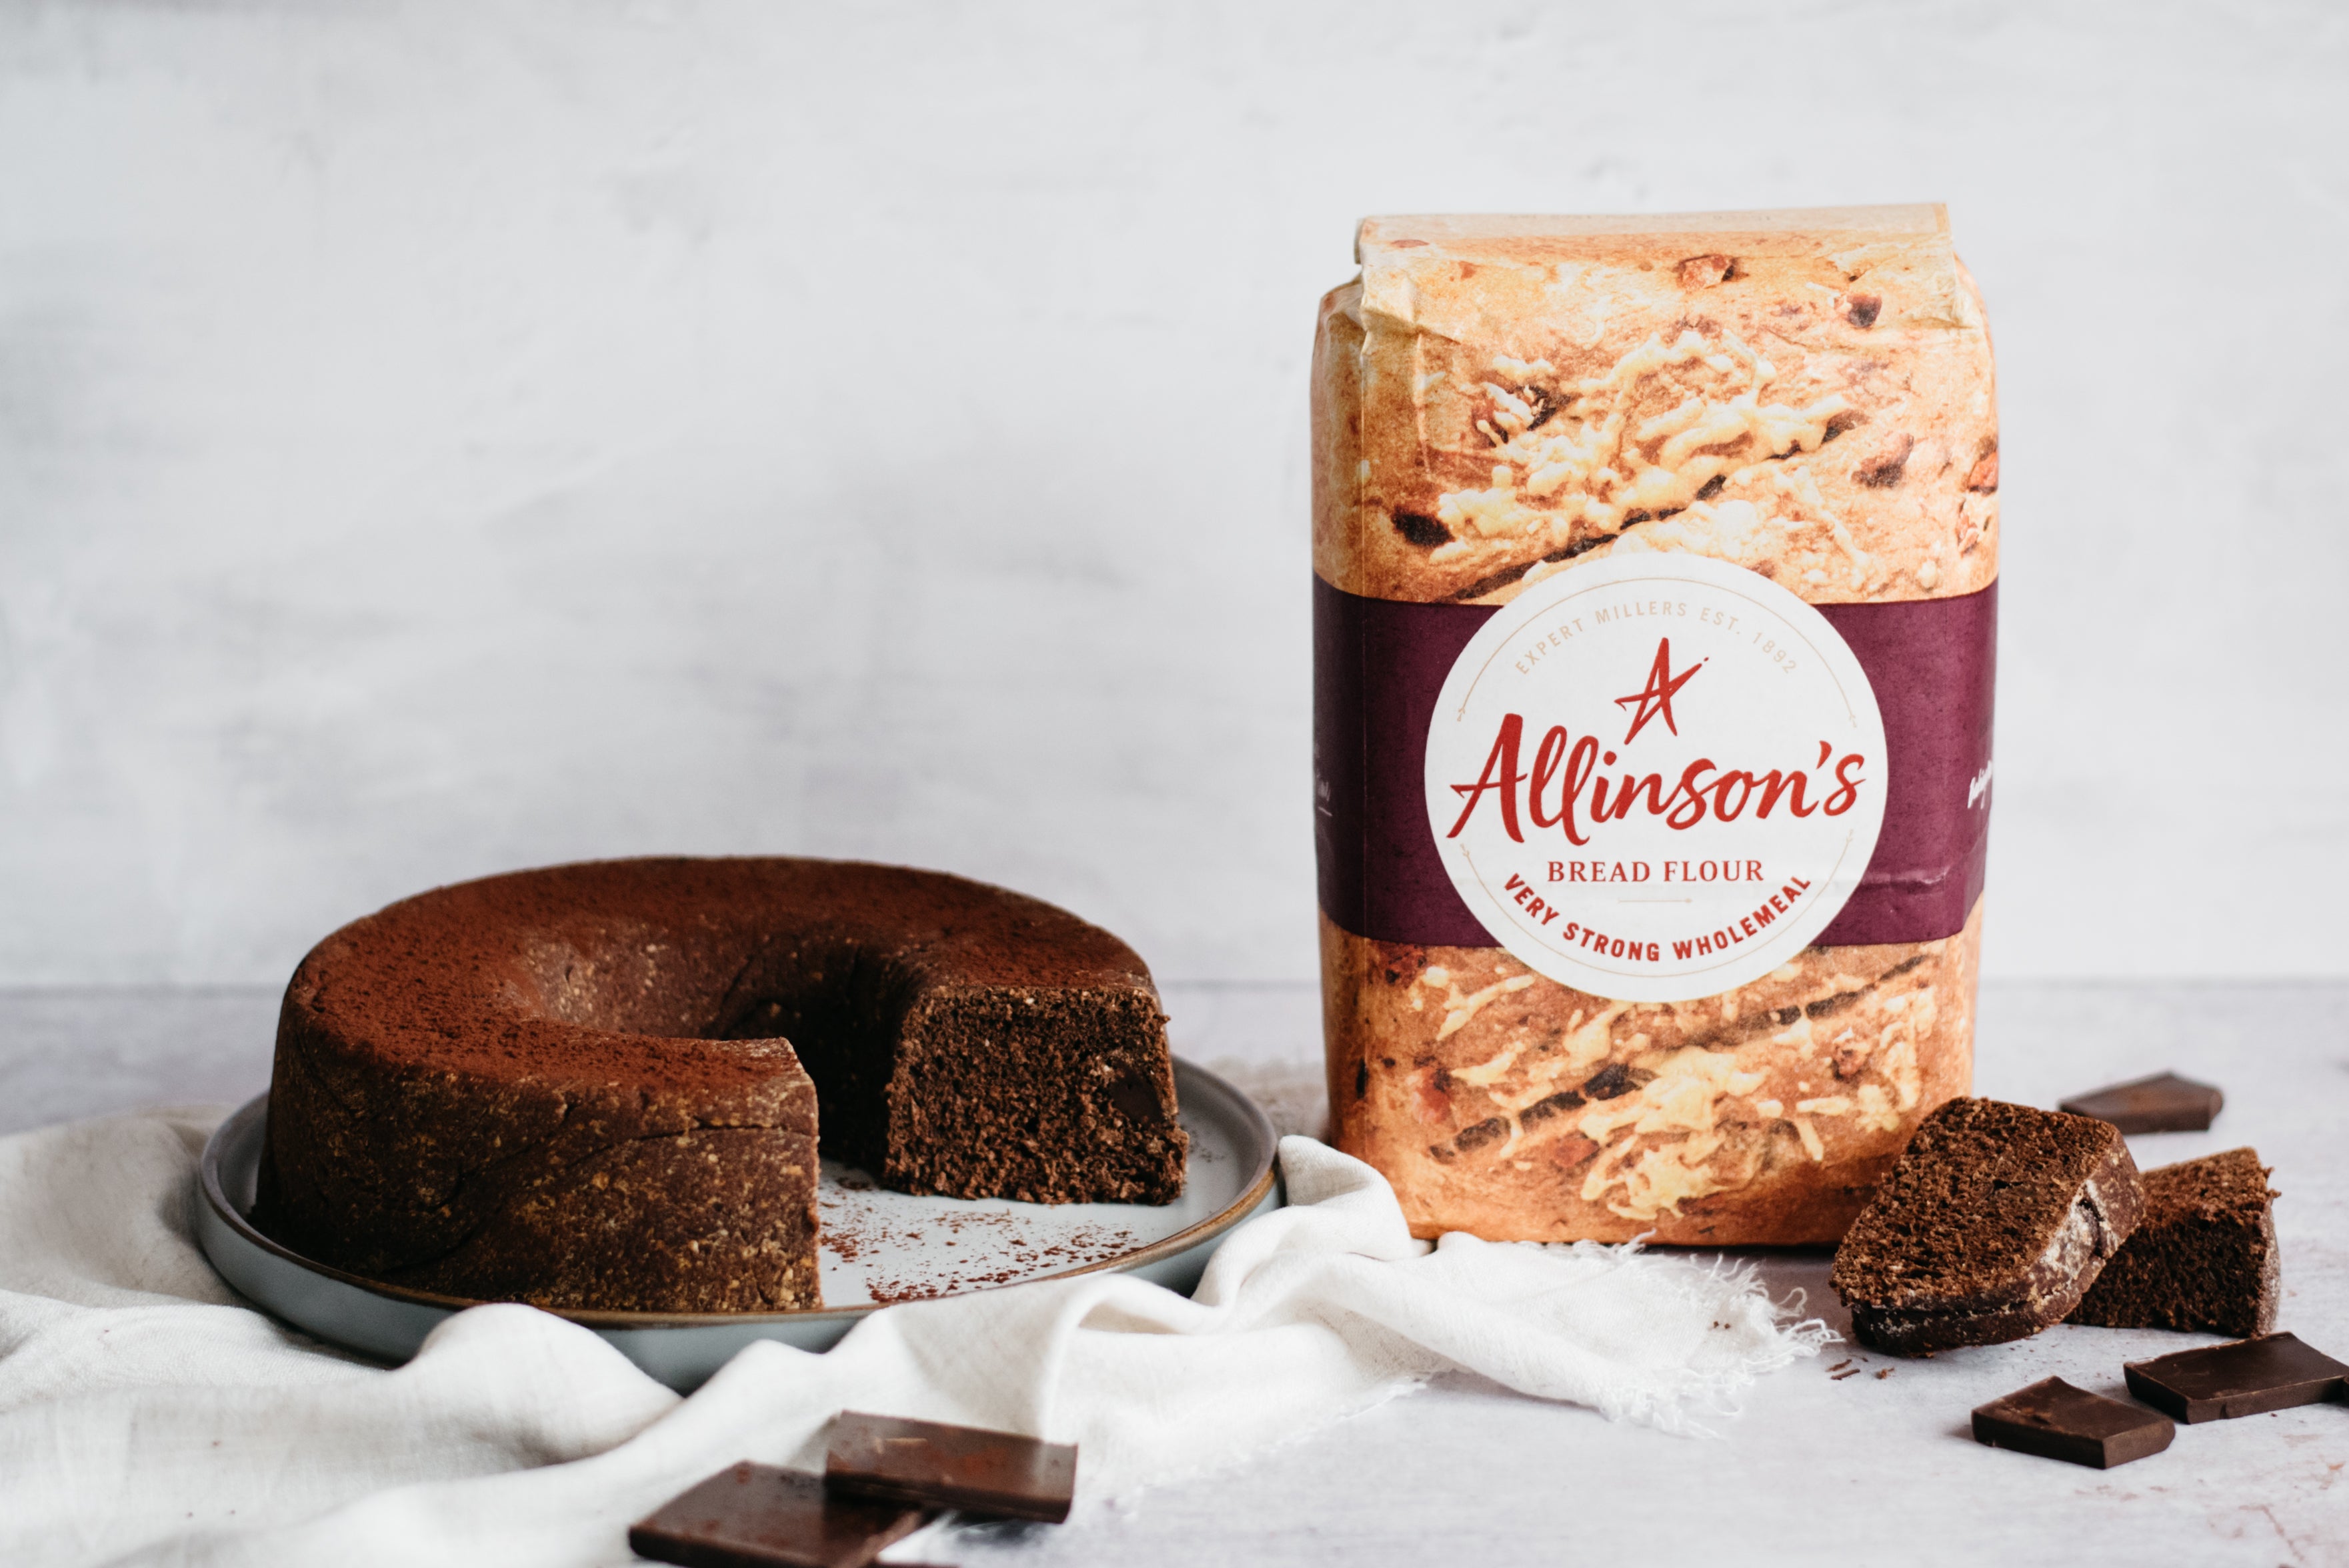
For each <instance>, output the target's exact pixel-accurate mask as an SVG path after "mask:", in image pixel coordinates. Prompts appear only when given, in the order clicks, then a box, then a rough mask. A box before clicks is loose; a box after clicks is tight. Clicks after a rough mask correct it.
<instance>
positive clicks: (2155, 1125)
mask: <svg viewBox="0 0 2349 1568" xmlns="http://www.w3.org/2000/svg"><path fill="white" fill-rule="evenodd" d="M2226 1103H2227V1097H2226V1096H2225V1095H2223V1094H2220V1092H2219V1091H2218V1090H2217V1089H2215V1088H2211V1087H2210V1086H2209V1084H2207V1083H2196V1082H2195V1081H2194V1080H2193V1079H2192V1078H2179V1077H2178V1075H2177V1074H2176V1073H2157V1074H2156V1075H2155V1076H2153V1077H2152V1078H2137V1079H2135V1080H2133V1081H2131V1082H2128V1083H2116V1084H2112V1085H2109V1086H2107V1087H2106V1088H2100V1089H2097V1090H2095V1092H2094V1093H2092V1094H2083V1095H2075V1097H2073V1098H2072V1099H2067V1100H2065V1101H2064V1104H2063V1109H2065V1110H2067V1111H2070V1112H2071V1113H2072V1114H2073V1115H2074V1116H2093V1117H2095V1119H2097V1120H2098V1121H2109V1122H2111V1123H2112V1124H2113V1125H2114V1126H2115V1127H2117V1128H2119V1129H2120V1130H2122V1131H2123V1132H2200V1131H2202V1130H2204V1129H2205V1128H2208V1127H2209V1125H2210V1119H2211V1118H2212V1117H2214V1116H2217V1115H2218V1114H2219V1109H2220V1107H2221V1106H2224V1105H2225V1104H2226Z"/></svg>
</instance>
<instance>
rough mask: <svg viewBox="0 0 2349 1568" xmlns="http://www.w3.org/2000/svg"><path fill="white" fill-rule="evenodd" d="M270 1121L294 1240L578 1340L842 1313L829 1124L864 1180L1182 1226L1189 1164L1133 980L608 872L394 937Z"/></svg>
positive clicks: (340, 959) (310, 1032) (274, 1095)
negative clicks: (1109, 1207)
mask: <svg viewBox="0 0 2349 1568" xmlns="http://www.w3.org/2000/svg"><path fill="white" fill-rule="evenodd" d="M795 1047H796V1048H795ZM270 1094H271V1099H270V1118H269V1141H268V1147H267V1150H265V1152H264V1161H263V1171H262V1190H261V1194H260V1202H259V1205H258V1207H257V1210H256V1214H255V1218H256V1220H257V1222H260V1223H261V1224H262V1225H263V1226H264V1229H266V1230H268V1231H269V1232H270V1233H272V1234H273V1235H275V1236H277V1237H279V1238H280V1239H281V1240H283V1241H285V1242H286V1243H288V1244H290V1245H293V1246H295V1247H296V1248H298V1249H300V1250H302V1251H304V1252H305V1253H308V1254H309V1255H311V1256H314V1257H316V1258H317V1259H319V1261H321V1262H324V1263H327V1264H333V1265H335V1266H336V1267H339V1268H345V1269H348V1270H350V1271H352V1272H354V1273H357V1274H367V1275H370V1276H372V1277H376V1278H381V1279H385V1280H388V1281H391V1282H394V1283H398V1284H409V1285H413V1286H416V1287H419V1288H422V1289H428V1290H435V1291H442V1292H447V1293H449V1294H452V1295H472V1296H481V1297H488V1298H493V1299H507V1298H511V1299H520V1300H524V1301H530V1302H533V1303H536V1304H538V1305H547V1306H560V1307H572V1308H589V1309H593V1308H601V1309H605V1310H623V1311H626V1310H636V1311H680V1312H685V1311H703V1312H728V1311H777V1310H790V1309H792V1308H798V1307H809V1306H814V1305H819V1304H820V1300H821V1297H820V1294H819V1291H818V1287H817V1277H816V1265H815V1250H814V1249H815V1237H816V1213H815V1201H814V1191H815V1181H816V1174H817V1160H816V1129H817V1124H818V1117H819V1100H821V1102H822V1103H821V1116H822V1119H823V1126H824V1128H825V1130H826V1138H827V1140H829V1144H830V1146H831V1147H830V1151H831V1152H833V1153H834V1154H835V1155H836V1156H838V1157H840V1158H843V1159H844V1160H847V1161H850V1162H852V1163H855V1164H860V1165H863V1166H864V1167H865V1168H866V1169H868V1170H872V1171H874V1172H875V1173H876V1174H877V1175H879V1176H880V1178H881V1179H882V1180H883V1181H884V1182H885V1183H886V1184H888V1185H890V1186H893V1187H897V1188H901V1189H905V1190H910V1191H935V1192H945V1193H949V1194H952V1195H956V1196H970V1197H975V1196H996V1195H999V1196H1009V1197H1017V1198H1021V1199H1026V1200H1029V1201H1033V1202H1095V1201H1123V1202H1168V1201H1171V1200H1172V1199H1173V1198H1174V1197H1175V1196H1176V1195H1177V1194H1179V1193H1180V1191H1181V1190H1182V1182H1183V1169H1184V1159H1185V1152H1186V1147H1187V1145H1186V1140H1185V1135H1184V1133H1183V1132H1182V1130H1181V1129H1180V1127H1179V1126H1178V1125H1177V1124H1176V1119H1175V1101H1174V1075H1173V1065H1172V1062H1171V1059H1170V1058H1169V1057H1168V1055H1167V1051H1166V1043H1165V1018H1164V1013H1163V1012H1162V1011H1161V1010H1160V1007H1159V1005H1158V996H1157V992H1156V990H1155V988H1154V986H1153V985H1152V984H1151V980H1150V975H1149V972H1148V970H1147V969H1146V968H1145V967H1144V966H1143V963H1142V961H1141V959H1140V958H1139V957H1137V956H1136V955H1135V954H1133V950H1132V949H1130V948H1128V947H1127V946H1126V945H1125V944H1123V943H1122V942H1120V941H1118V940H1117V938H1115V937H1113V936H1112V935H1110V934H1108V933H1107V932H1104V931H1102V930H1100V929H1099V928H1098V927H1095V926H1092V925H1088V924H1086V923H1084V922H1082V921H1081V920H1078V919H1077V918H1076V917H1075V916H1073V915H1071V914H1068V913H1065V912H1063V911H1061V910H1058V909H1055V908H1053V907H1052V906H1050V905H1049V904H1045V903H1039V902H1038V901H1036V900H1033V899H1029V898H1024V897H1021V896H1020V895H1019V894H1016V893H1011V892H1005V891H1003V890H1001V889H999V888H992V887H988V886H986V885H985V884H982V883H978V882H967V881H964V880H963V879H961V878H958V877H950V876H945V875H942V874H939V873H936V872H915V871H907V870H904V869H901V868H896V867H888V866H874V865H865V864H861V863H855V862H843V861H802V860H712V861H700V860H684V859H668V860H642V861H601V862H595V863H591V864H586V865H577V866H559V867H554V868H550V869H547V870H543V871H536V872H516V873H513V874H512V875H508V876H502V877H492V878H488V879H485V880H483V881H481V882H469V883H464V884H460V885H459V886H456V887H449V888H442V889H439V890H437V891H435V892H429V893H425V894H422V895H420V896H419V897H416V898H412V899H408V900H405V901H403V902H402V903H396V904H393V905H392V906H390V907H389V908H388V909H386V910H384V911H382V912H381V913H378V914H374V915H370V916H368V917H367V918H366V919H364V920H361V921H357V922H355V923H352V924H351V925H348V926H346V927H345V928H344V929H343V930H341V931H338V932H336V933H335V934H333V935H332V936H329V937H328V938H327V939H326V941H324V942H322V943H320V944H318V946H317V947H316V949H314V950H313V951H312V953H311V954H310V955H309V956H308V957H307V958H305V960H304V961H303V963H302V965H301V967H300V968H299V969H297V970H296V971H295V975H294V979H293V983H292V984H291V985H289V986H288V987H287V991H286V995H285V1006H284V1008H283V1010H282V1012H281V1015H280V1019H279V1028H278V1047H277V1062H276V1068H275V1071H274V1077H273V1079H272V1083H271V1091H270Z"/></svg>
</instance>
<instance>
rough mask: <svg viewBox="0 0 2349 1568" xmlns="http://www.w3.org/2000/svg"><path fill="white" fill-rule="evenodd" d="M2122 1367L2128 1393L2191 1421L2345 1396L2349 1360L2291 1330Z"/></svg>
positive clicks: (2221, 1418) (2224, 1418)
mask: <svg viewBox="0 0 2349 1568" xmlns="http://www.w3.org/2000/svg"><path fill="white" fill-rule="evenodd" d="M2121 1371H2122V1372H2123V1373H2124V1374H2126V1375H2127V1377H2128V1386H2129V1392H2130V1393H2132V1394H2134V1395H2136V1396H2137V1398H2140V1399H2142V1400H2144V1401H2145V1402H2146V1403H2147V1404H2148V1405H2151V1406H2153V1407H2154V1408H2156V1409H2159V1410H2166V1411H2168V1413H2169V1414H2171V1415H2173V1416H2175V1417H2177V1418H2178V1419H2179V1420H2181V1421H2183V1422H2185V1423H2186V1424H2187V1425H2188V1426H2189V1427H2190V1426H2193V1425H2195V1424H2197V1423H2198V1422H2201V1421H2229V1420H2232V1419H2234V1418H2236V1417H2237V1416H2260V1415H2264V1414H2266V1413H2267V1412H2268V1411H2270V1410H2289V1409H2291V1408H2292V1407H2293V1406H2294V1405H2313V1404H2315V1403H2316V1402H2317V1401H2319V1400H2320V1399H2338V1398H2344V1382H2343V1379H2344V1378H2349V1367H2344V1366H2343V1365H2341V1363H2340V1362H2338V1361H2335V1360H2334V1359H2333V1357H2330V1356H2327V1355H2325V1354H2324V1353H2323V1351H2321V1350H2313V1349H2311V1348H2310V1347H2309V1346H2305V1345H2303V1344H2302V1343H2301V1342H2300V1338H2299V1336H2297V1335H2291V1334H2269V1335H2264V1336H2261V1337H2260V1338H2258V1339H2238V1340H2237V1341H2235V1343H2233V1344H2232V1345H2211V1346H2204V1347H2203V1348H2202V1349H2199V1350H2180V1351H2178V1352H2176V1353H2175V1354H2173V1355H2168V1356H2158V1357H2154V1358H2153V1359H2152V1360H2150V1361H2130V1362H2126V1363H2124V1364H2123V1365H2122V1367H2121Z"/></svg>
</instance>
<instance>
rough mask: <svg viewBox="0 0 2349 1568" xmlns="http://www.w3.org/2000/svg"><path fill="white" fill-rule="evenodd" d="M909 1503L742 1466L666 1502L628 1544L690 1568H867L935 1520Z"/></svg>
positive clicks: (634, 1528)
mask: <svg viewBox="0 0 2349 1568" xmlns="http://www.w3.org/2000/svg"><path fill="white" fill-rule="evenodd" d="M929 1517H930V1516H929V1514H928V1513H927V1512H926V1511H924V1510H922V1509H918V1508H907V1507H905V1505H904V1504H902V1503H894V1502H869V1501H864V1499H862V1498H854V1497H834V1496H832V1495H830V1494H829V1492H828V1491H827V1490H826V1488H825V1486H824V1484H823V1477H822V1476H815V1475H810V1474H808V1473H807V1472H806V1471H804V1470H778V1469H776V1468H775V1467H774V1466H773V1465H754V1464H748V1463H745V1464H739V1465H736V1466H735V1467H734V1468H733V1469H731V1470H720V1471H719V1473H718V1474H716V1475H714V1476H711V1477H710V1478H709V1480H706V1481H703V1482H702V1483H701V1484H700V1485H699V1486H697V1487H695V1488H694V1489H693V1490H692V1491H688V1492H686V1493H683V1494H682V1495H680V1496H678V1497H674V1498H671V1499H670V1500H669V1501H667V1502H665V1503H663V1504H661V1506H660V1508H659V1509H658V1510H657V1511H655V1512H654V1513H653V1514H652V1516H651V1517H650V1518H648V1519H643V1520H639V1521H637V1522H636V1523H635V1524H634V1525H631V1526H630V1527H629V1529H628V1545H629V1547H630V1548H631V1549H633V1550H634V1551H635V1552H636V1554H637V1555H638V1556H640V1557H649V1558H651V1559H652V1560H653V1561H655V1562H656V1563H686V1564H688V1568H864V1564H865V1563H870V1562H872V1561H873V1559H874V1557H875V1556H877V1555H878V1554H879V1553H880V1552H881V1549H882V1548H883V1547H885V1546H887V1545H888V1544H889V1543H890V1542H893V1541H896V1540H898V1539H900V1538H901V1537H903V1536H905V1535H909V1534H911V1533H912V1532H914V1531H915V1530H916V1529H917V1528H919V1527H920V1525H921V1524H922V1523H923V1522H925V1521H926V1520H927V1519H928V1518H929Z"/></svg>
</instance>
